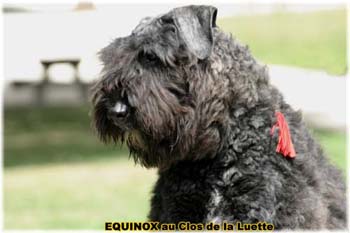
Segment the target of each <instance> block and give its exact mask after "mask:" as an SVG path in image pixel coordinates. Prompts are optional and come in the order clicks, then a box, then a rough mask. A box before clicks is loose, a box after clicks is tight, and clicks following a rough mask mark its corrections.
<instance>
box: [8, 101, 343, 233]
mask: <svg viewBox="0 0 350 233" xmlns="http://www.w3.org/2000/svg"><path fill="white" fill-rule="evenodd" d="M87 109H88V108H87V107H80V108H78V107H74V108H70V107H51V108H42V109H37V108H20V109H13V108H12V109H5V122H4V126H5V172H4V210H5V219H4V223H5V228H6V229H83V228H84V229H100V230H101V229H103V226H104V225H103V224H104V222H105V221H131V220H133V221H142V220H146V216H147V213H148V210H149V199H150V197H151V195H150V192H151V188H152V186H153V184H154V182H155V179H156V171H155V170H146V169H143V168H141V167H140V166H135V165H134V162H133V161H132V160H128V153H127V151H126V150H125V148H122V149H121V148H120V147H117V148H115V147H108V146H105V145H103V144H101V143H99V142H98V140H97V139H96V137H95V136H94V135H93V131H92V130H91V129H90V127H89V124H90V120H89V117H88V110H87ZM314 133H315V135H316V136H317V137H318V138H319V139H320V142H321V143H322V145H323V146H324V148H325V150H326V151H327V152H329V155H332V156H331V157H330V158H331V161H332V162H334V163H335V164H336V165H337V166H339V167H340V168H342V169H343V170H344V171H345V168H346V162H345V144H346V141H345V134H344V133H340V132H330V131H324V130H315V132H314Z"/></svg>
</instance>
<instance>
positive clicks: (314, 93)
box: [5, 65, 346, 130]
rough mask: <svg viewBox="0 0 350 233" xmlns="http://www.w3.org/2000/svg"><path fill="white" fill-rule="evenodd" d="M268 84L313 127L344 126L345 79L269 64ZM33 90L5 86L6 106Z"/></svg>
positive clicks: (58, 99)
mask: <svg viewBox="0 0 350 233" xmlns="http://www.w3.org/2000/svg"><path fill="white" fill-rule="evenodd" d="M269 71H270V79H271V83H272V84H273V85H275V86H276V87H277V88H278V89H279V90H280V91H281V92H282V93H283V95H284V96H285V99H286V101H287V102H288V103H289V104H291V105H292V106H293V107H294V108H295V109H301V110H302V111H303V113H304V117H305V119H306V120H307V121H308V122H309V123H310V124H312V125H315V126H317V127H324V128H332V129H342V130H345V125H346V117H345V113H346V105H345V103H346V85H345V84H346V78H345V77H336V76H330V75H328V74H326V73H324V72H320V71H313V70H306V69H300V68H291V67H286V66H277V65H270V66H269ZM46 93H47V95H46V96H47V97H46V98H47V99H46V100H47V102H48V103H49V104H69V105H72V104H75V105H76V104H81V101H79V97H80V96H79V92H77V89H75V88H74V87H73V86H71V85H68V86H67V85H63V86H62V85H54V86H50V87H49V88H48V89H47V90H46ZM34 97H35V96H34V90H33V88H29V87H21V88H17V89H14V88H12V87H10V86H8V85H6V86H5V104H6V105H30V104H32V103H33V100H35V99H34Z"/></svg>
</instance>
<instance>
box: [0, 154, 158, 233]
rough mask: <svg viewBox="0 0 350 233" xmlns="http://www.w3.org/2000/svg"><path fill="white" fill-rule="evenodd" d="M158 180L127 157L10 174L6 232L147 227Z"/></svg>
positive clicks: (6, 179)
mask: <svg viewBox="0 0 350 233" xmlns="http://www.w3.org/2000/svg"><path fill="white" fill-rule="evenodd" d="M48 156H49V155H48ZM155 178H156V173H155V170H146V169H144V168H141V167H140V166H134V164H133V162H132V161H128V160H127V159H126V158H125V157H121V158H119V159H118V158H113V159H112V158H105V159H102V160H97V161H95V162H91V161H88V162H80V163H66V164H48V165H45V166H42V165H41V166H37V165H28V166H18V167H11V168H6V169H5V173H4V193H5V195H4V209H5V219H4V223H5V228H6V229H99V230H102V229H104V222H106V221H146V216H147V213H148V211H149V201H148V199H149V198H150V192H151V188H152V186H153V183H154V181H155Z"/></svg>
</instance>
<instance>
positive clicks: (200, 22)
mask: <svg viewBox="0 0 350 233" xmlns="http://www.w3.org/2000/svg"><path fill="white" fill-rule="evenodd" d="M216 14H217V9H216V8H215V7H212V6H186V7H180V8H176V9H174V10H173V17H174V22H175V25H176V27H177V29H178V32H179V35H180V36H181V38H182V39H183V40H184V42H185V44H186V46H187V47H188V49H189V50H190V52H192V53H193V54H194V55H195V56H196V57H197V58H199V59H205V58H208V57H209V56H210V54H211V51H212V48H213V43H214V42H213V28H214V27H216Z"/></svg>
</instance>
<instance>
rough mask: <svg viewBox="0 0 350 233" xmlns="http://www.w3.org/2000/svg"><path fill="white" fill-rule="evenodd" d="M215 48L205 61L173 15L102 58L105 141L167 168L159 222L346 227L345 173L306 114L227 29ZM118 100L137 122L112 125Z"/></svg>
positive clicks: (97, 107) (97, 114) (97, 104)
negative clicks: (285, 131)
mask: <svg viewBox="0 0 350 233" xmlns="http://www.w3.org/2000/svg"><path fill="white" fill-rule="evenodd" d="M170 15H171V14H170ZM212 37H213V48H212V50H211V53H210V56H209V57H207V58H205V59H199V58H198V57H196V56H195V55H194V54H193V52H192V51H191V50H190V49H189V47H188V46H187V45H186V41H185V40H184V39H183V36H182V35H181V33H180V32H179V30H178V28H177V25H176V24H174V22H173V19H172V18H171V17H169V14H165V15H163V16H161V17H158V18H153V19H152V18H148V19H145V20H144V21H142V22H141V23H140V25H138V27H137V28H136V29H135V30H134V31H133V33H132V35H130V36H128V37H124V38H118V39H116V40H115V41H114V42H112V43H111V44H110V45H108V46H107V47H106V48H104V49H103V50H102V51H101V60H102V62H103V64H104V69H103V71H102V74H101V79H100V80H99V81H98V82H97V83H96V85H95V87H94V94H93V116H94V121H93V122H94V126H95V128H96V130H97V133H98V135H99V137H100V138H101V139H102V140H103V141H104V142H110V141H112V142H116V141H118V140H121V141H124V140H125V141H126V143H127V145H128V147H129V148H130V152H131V154H132V155H133V157H134V158H135V161H136V162H138V163H140V164H141V165H143V166H145V167H158V168H159V179H158V181H157V183H156V185H155V188H154V191H153V198H152V204H151V212H150V215H149V218H150V220H152V221H160V222H166V223H170V222H171V223H177V222H179V221H190V222H193V223H200V222H209V221H216V222H222V221H228V222H237V221H241V222H245V223H254V222H258V221H266V222H270V223H273V224H274V225H275V228H276V229H324V228H328V229H339V228H345V227H346V210H345V208H346V205H345V202H346V200H345V185H344V181H343V178H342V174H341V173H340V172H339V171H338V170H337V169H336V168H335V167H333V166H332V165H330V164H329V162H328V161H327V160H326V158H325V156H324V153H323V152H322V150H321V148H320V146H319V145H318V144H317V143H316V142H315V141H314V139H313V138H312V136H311V135H310V133H309V131H308V130H307V128H306V126H305V124H304V123H303V121H302V116H301V113H300V112H296V111H294V110H293V109H292V108H291V107H290V106H289V105H288V104H287V103H285V101H284V99H283V97H282V95H281V94H280V93H279V91H278V90H277V89H276V88H274V87H273V86H271V85H270V83H269V78H268V71H267V68H266V67H265V66H263V65H261V64H259V63H258V62H257V61H256V60H255V59H254V58H253V57H252V56H251V54H250V52H249V50H248V48H247V47H246V46H242V45H241V44H240V43H239V42H238V41H237V40H236V39H235V38H232V37H231V36H229V35H227V34H225V33H224V32H222V31H221V30H220V29H219V28H217V27H214V28H212ZM116 100H123V101H124V102H126V103H128V106H129V107H130V112H129V114H128V116H127V117H125V118H116V117H113V116H111V112H110V111H111V110H110V109H111V106H113V104H114V103H115V101H116ZM276 111H280V112H282V113H283V114H284V116H285V117H286V120H287V122H288V124H289V127H290V131H291V136H292V140H293V143H294V147H295V150H296V152H297V156H296V158H295V159H288V158H285V157H283V156H282V155H280V154H278V153H276V152H275V149H276V144H277V136H278V135H277V133H275V134H274V135H273V136H271V135H270V130H271V127H272V125H273V124H274V123H275V120H276V119H275V115H274V113H275V112H276Z"/></svg>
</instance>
